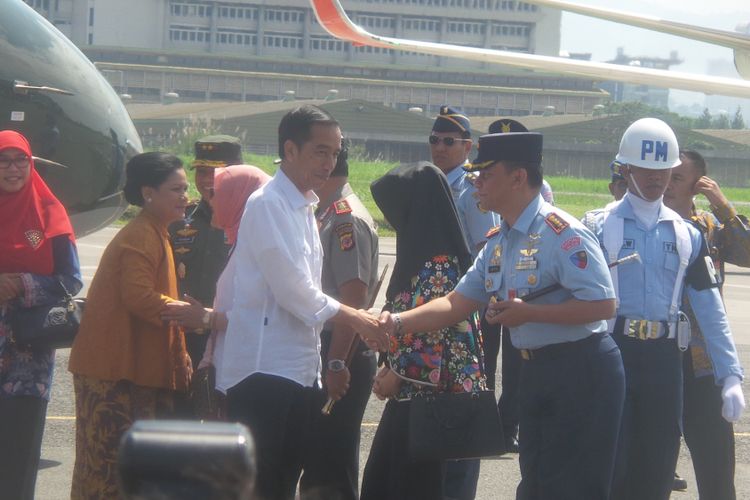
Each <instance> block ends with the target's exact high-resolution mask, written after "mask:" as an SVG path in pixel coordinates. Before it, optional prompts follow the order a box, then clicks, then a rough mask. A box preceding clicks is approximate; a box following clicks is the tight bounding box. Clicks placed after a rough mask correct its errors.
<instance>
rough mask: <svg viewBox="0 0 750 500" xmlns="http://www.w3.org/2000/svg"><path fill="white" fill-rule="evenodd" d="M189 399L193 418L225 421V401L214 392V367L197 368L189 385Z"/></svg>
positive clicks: (222, 396) (219, 393) (220, 395)
mask: <svg viewBox="0 0 750 500" xmlns="http://www.w3.org/2000/svg"><path fill="white" fill-rule="evenodd" d="M190 392H191V399H192V402H193V409H194V410H195V416H196V417H197V418H199V419H201V420H218V421H220V420H225V419H226V401H225V398H224V395H223V394H222V393H221V392H219V391H217V390H216V367H215V366H214V365H209V366H204V367H203V368H198V369H197V370H196V371H195V373H193V379H192V381H191V383H190Z"/></svg>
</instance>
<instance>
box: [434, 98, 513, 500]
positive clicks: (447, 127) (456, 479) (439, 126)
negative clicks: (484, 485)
mask: <svg viewBox="0 0 750 500" xmlns="http://www.w3.org/2000/svg"><path fill="white" fill-rule="evenodd" d="M432 131H433V132H457V133H460V134H462V136H466V137H468V136H469V134H470V133H471V121H470V120H469V117H468V116H466V115H464V114H462V113H460V112H459V111H457V110H455V109H453V108H451V107H450V106H442V107H441V108H440V113H439V114H438V116H437V117H436V118H435V123H434V125H433V127H432ZM468 165H469V164H468V162H466V161H465V162H464V163H462V164H459V165H455V166H453V168H452V169H451V170H449V171H447V172H445V175H446V178H447V179H448V185H449V186H450V189H451V194H452V196H453V202H454V203H455V205H456V211H457V212H458V222H459V225H460V226H461V232H462V233H463V236H464V238H465V239H466V243H467V244H468V246H469V251H471V256H472V258H476V256H477V253H478V252H479V248H480V247H481V246H482V245H484V243H485V241H486V240H487V237H486V234H487V232H488V231H489V230H490V229H492V228H493V227H495V226H497V225H498V224H500V216H499V215H497V214H496V213H494V212H490V211H488V210H484V209H482V208H481V207H480V206H479V198H478V196H477V190H476V188H475V187H474V178H475V175H476V174H473V173H472V174H470V173H467V172H466V170H464V167H466V166H468ZM500 328H501V327H500V325H496V326H495V325H493V326H489V325H486V324H485V322H482V335H484V334H485V332H490V331H494V332H497V333H495V335H494V336H492V338H493V340H496V342H495V345H498V344H499V330H500ZM496 359H497V350H495V357H494V359H493V361H494V365H493V366H492V367H491V370H486V373H487V374H489V377H491V380H489V378H488V382H487V385H488V387H489V388H490V389H493V390H494V389H495V365H496V364H497V363H496V361H495V360H496ZM510 378H511V377H509V378H508V380H510ZM503 380H505V379H503ZM513 417H514V418H513V420H512V421H511V422H510V424H509V427H510V429H509V430H508V432H507V435H508V436H515V434H516V426H517V425H518V415H517V413H516V414H514V415H513ZM479 467H480V462H479V460H477V459H474V460H461V461H458V462H456V461H449V462H447V464H446V467H445V481H444V487H445V495H446V497H449V498H458V499H460V500H468V499H472V498H474V496H475V495H476V489H477V482H478V481H479Z"/></svg>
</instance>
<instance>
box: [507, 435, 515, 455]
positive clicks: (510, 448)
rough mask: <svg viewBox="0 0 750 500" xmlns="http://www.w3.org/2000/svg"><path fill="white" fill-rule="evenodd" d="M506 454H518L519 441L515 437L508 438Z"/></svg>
mask: <svg viewBox="0 0 750 500" xmlns="http://www.w3.org/2000/svg"><path fill="white" fill-rule="evenodd" d="M505 453H518V439H516V438H515V437H514V436H506V438H505Z"/></svg>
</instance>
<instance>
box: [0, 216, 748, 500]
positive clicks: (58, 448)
mask: <svg viewBox="0 0 750 500" xmlns="http://www.w3.org/2000/svg"><path fill="white" fill-rule="evenodd" d="M116 232H117V229H116V228H105V229H103V230H101V231H99V232H96V233H94V234H92V235H89V236H87V237H84V238H81V239H79V240H78V252H79V256H80V259H81V272H82V274H83V278H84V282H85V285H84V289H83V290H82V291H81V294H80V295H81V296H85V294H86V291H87V289H88V285H89V284H90V283H91V279H92V278H93V276H94V273H95V272H96V269H97V266H98V264H99V259H100V258H101V254H102V252H103V251H104V249H105V248H106V246H107V244H108V243H109V241H110V240H111V239H112V237H113V236H114V235H115V234H116ZM395 248H396V245H395V239H394V238H381V240H380V257H381V258H380V266H381V268H382V267H383V266H384V265H385V264H386V263H389V264H390V268H391V269H393V262H394V260H395ZM387 282H388V278H386V281H385V283H387ZM385 288H386V286H385V285H384V286H383V287H382V289H381V291H380V296H379V297H378V300H377V302H376V306H377V307H379V306H382V304H383V302H384V292H385ZM724 299H725V303H726V307H727V312H728V314H729V321H730V325H731V327H732V331H733V333H734V337H735V342H736V344H737V348H738V351H739V354H740V361H741V362H742V365H743V366H745V367H750V307H748V304H750V269H742V268H738V267H735V266H732V265H729V266H727V276H726V284H725V286H724ZM69 351H70V350H69V349H62V350H58V351H57V358H56V362H57V369H56V372H55V379H54V383H53V385H52V399H51V401H50V405H49V408H48V411H47V425H46V428H45V433H44V441H43V443H42V462H41V464H40V470H39V476H38V478H37V487H36V495H35V498H36V500H62V499H67V498H70V482H71V477H72V473H73V463H74V460H75V399H74V394H73V383H72V377H71V375H70V373H69V372H68V371H67V366H68V356H69ZM499 371H500V370H499V369H498V372H499ZM497 387H498V388H499V387H500V384H499V383H498V384H497ZM498 391H499V389H498ZM745 393H746V394H745V397H746V398H748V400H749V401H750V392H748V391H747V390H746V391H745ZM498 395H499V394H498ZM383 406H384V403H382V402H381V401H379V400H378V399H377V398H375V397H372V398H370V402H369V404H368V407H367V410H366V413H365V417H364V421H363V424H362V440H361V448H360V473H361V471H362V469H363V468H364V464H365V462H366V460H367V454H368V452H369V449H370V444H371V443H372V439H373V436H374V435H375V430H376V428H377V425H378V420H379V419H380V415H381V413H382V411H383ZM735 436H736V462H737V464H736V473H735V486H736V489H737V498H750V409H748V410H746V412H745V414H744V415H743V417H742V419H741V420H740V422H738V423H737V424H736V425H735ZM677 471H678V472H679V473H680V475H682V476H683V477H684V478H685V479H687V481H688V489H687V491H685V492H674V493H673V494H672V497H671V498H672V499H674V500H693V499H697V498H698V493H697V489H696V485H695V478H694V474H693V467H692V463H691V461H690V457H689V453H688V452H687V448H686V447H685V446H684V445H683V446H682V449H681V452H680V459H679V463H678V467H677ZM519 480H520V474H519V470H518V455H505V456H503V457H498V458H495V459H488V460H482V466H481V472H480V479H479V486H478V491H477V496H476V498H477V499H478V500H506V499H509V500H510V499H513V498H515V489H516V486H517V485H518V482H519ZM0 496H2V495H1V494H0Z"/></svg>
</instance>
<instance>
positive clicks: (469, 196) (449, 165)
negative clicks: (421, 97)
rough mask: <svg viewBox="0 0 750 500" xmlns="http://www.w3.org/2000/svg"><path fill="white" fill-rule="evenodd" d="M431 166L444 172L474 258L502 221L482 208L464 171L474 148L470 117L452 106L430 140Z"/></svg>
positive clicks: (444, 111)
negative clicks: (488, 232) (488, 234)
mask: <svg viewBox="0 0 750 500" xmlns="http://www.w3.org/2000/svg"><path fill="white" fill-rule="evenodd" d="M429 142H430V153H431V155H432V163H434V164H435V166H436V167H438V168H439V169H440V170H442V171H443V173H444V174H445V176H446V177H447V178H448V184H449V185H450V187H451V192H452V193H453V201H455V203H456V209H457V210H458V219H459V221H460V223H461V228H462V229H463V232H464V236H465V237H466V241H467V243H468V244H469V249H470V250H471V253H472V255H473V256H474V257H476V256H477V253H479V250H480V249H481V248H482V247H483V246H484V243H485V241H487V238H486V237H485V235H486V234H487V231H489V230H490V229H492V228H493V227H495V226H496V225H498V224H499V223H500V217H499V216H498V215H497V214H495V213H493V212H488V211H485V210H482V209H481V208H479V200H478V199H477V197H476V189H475V188H474V183H473V181H472V180H471V178H470V177H468V176H467V175H466V172H465V171H464V169H463V168H462V167H463V166H464V165H466V164H467V159H468V157H469V153H470V152H471V146H472V144H473V142H472V140H471V121H470V120H469V117H468V116H466V115H465V114H463V113H460V112H458V111H457V110H456V109H454V108H452V107H450V106H442V107H441V108H440V114H439V115H438V116H437V118H435V123H434V124H433V126H432V132H431V133H430V137H429Z"/></svg>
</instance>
